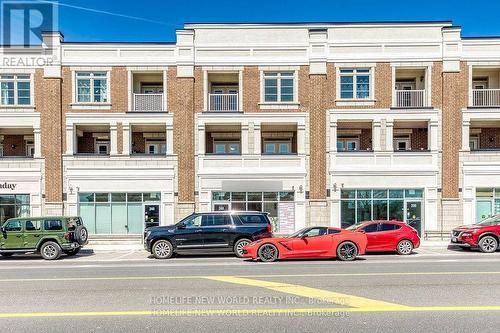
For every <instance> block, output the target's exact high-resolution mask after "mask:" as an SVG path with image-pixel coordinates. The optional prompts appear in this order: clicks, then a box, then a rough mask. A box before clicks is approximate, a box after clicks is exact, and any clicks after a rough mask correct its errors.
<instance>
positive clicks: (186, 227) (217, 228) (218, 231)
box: [144, 212, 272, 259]
mask: <svg viewBox="0 0 500 333" xmlns="http://www.w3.org/2000/svg"><path fill="white" fill-rule="evenodd" d="M267 237H272V233H271V222H270V221H269V218H268V216H267V213H261V212H215V213H195V214H191V215H189V216H188V217H186V218H184V219H183V220H182V221H180V222H179V223H177V224H175V225H170V226H160V227H152V228H148V229H146V231H145V232H144V248H145V249H146V251H148V252H151V254H153V256H154V257H155V258H158V259H167V258H170V257H171V256H172V255H173V254H174V252H176V253H180V252H182V251H189V252H193V250H194V251H202V252H203V253H207V252H209V251H210V252H234V253H235V254H236V255H237V256H238V257H243V247H245V246H246V245H247V244H249V243H250V242H252V241H254V240H257V239H261V238H267Z"/></svg>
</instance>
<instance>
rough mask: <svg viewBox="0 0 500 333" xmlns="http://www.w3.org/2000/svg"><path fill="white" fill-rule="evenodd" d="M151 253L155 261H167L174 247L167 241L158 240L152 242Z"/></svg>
mask: <svg viewBox="0 0 500 333" xmlns="http://www.w3.org/2000/svg"><path fill="white" fill-rule="evenodd" d="M151 253H152V254H153V256H154V257H155V258H156V259H169V258H171V257H172V255H173V254H174V247H173V246H172V243H170V242H169V241H168V240H165V239H160V240H158V241H156V242H154V244H153V246H152V247H151Z"/></svg>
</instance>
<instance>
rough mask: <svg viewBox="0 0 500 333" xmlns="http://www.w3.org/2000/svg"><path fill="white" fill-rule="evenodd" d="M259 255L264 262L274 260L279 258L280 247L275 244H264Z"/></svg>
mask: <svg viewBox="0 0 500 333" xmlns="http://www.w3.org/2000/svg"><path fill="white" fill-rule="evenodd" d="M258 255H259V258H260V260H262V261H263V262H273V261H276V260H277V259H278V248H277V247H276V246H274V245H273V244H264V245H262V246H261V247H260V248H259V251H258Z"/></svg>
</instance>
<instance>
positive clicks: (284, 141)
mask: <svg viewBox="0 0 500 333" xmlns="http://www.w3.org/2000/svg"><path fill="white" fill-rule="evenodd" d="M266 144H272V145H274V148H275V151H274V152H273V153H268V152H266ZM281 144H286V145H288V153H281V152H280V151H279V148H280V145H281ZM262 154H264V155H290V154H293V153H292V140H266V139H264V141H263V149H262Z"/></svg>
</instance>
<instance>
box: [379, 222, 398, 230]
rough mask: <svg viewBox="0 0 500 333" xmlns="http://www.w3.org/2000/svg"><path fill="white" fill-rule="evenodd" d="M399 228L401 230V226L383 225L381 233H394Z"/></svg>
mask: <svg viewBox="0 0 500 333" xmlns="http://www.w3.org/2000/svg"><path fill="white" fill-rule="evenodd" d="M399 228H401V226H399V225H397V224H391V223H382V224H381V225H380V231H394V230H398V229H399Z"/></svg>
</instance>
